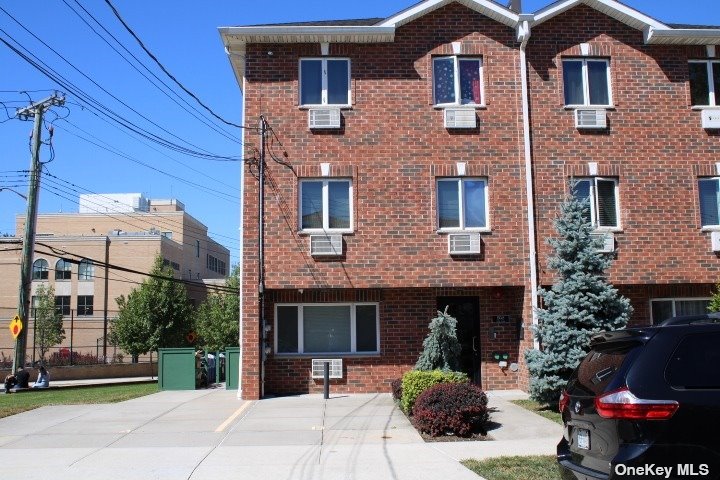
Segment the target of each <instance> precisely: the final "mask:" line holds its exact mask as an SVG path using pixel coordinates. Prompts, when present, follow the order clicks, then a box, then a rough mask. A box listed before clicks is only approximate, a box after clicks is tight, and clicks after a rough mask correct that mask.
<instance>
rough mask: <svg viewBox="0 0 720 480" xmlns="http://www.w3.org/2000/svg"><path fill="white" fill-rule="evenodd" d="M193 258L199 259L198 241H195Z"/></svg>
mask: <svg viewBox="0 0 720 480" xmlns="http://www.w3.org/2000/svg"><path fill="white" fill-rule="evenodd" d="M195 256H196V257H197V258H200V240H195Z"/></svg>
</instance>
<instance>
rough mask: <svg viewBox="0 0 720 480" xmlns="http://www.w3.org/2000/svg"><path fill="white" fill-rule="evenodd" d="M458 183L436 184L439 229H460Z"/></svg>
mask: <svg viewBox="0 0 720 480" xmlns="http://www.w3.org/2000/svg"><path fill="white" fill-rule="evenodd" d="M458 186H459V182H458V181H456V180H455V181H440V182H438V200H437V201H438V217H439V218H438V221H439V223H440V228H453V227H455V228H457V227H460V202H459V197H460V193H459V192H458Z"/></svg>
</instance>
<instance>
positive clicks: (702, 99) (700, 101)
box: [689, 62, 718, 105]
mask: <svg viewBox="0 0 720 480" xmlns="http://www.w3.org/2000/svg"><path fill="white" fill-rule="evenodd" d="M689 68H690V98H691V100H692V104H693V105H709V104H710V84H709V81H708V71H707V63H705V62H691V63H690V65H689ZM717 91H718V90H717V88H716V89H715V92H716V94H717ZM716 98H717V97H716Z"/></svg>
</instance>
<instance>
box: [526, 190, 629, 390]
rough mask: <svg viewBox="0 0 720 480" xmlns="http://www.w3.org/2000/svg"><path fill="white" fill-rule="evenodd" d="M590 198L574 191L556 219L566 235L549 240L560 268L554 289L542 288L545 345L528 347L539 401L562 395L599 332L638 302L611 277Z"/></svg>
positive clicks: (552, 263) (619, 324)
mask: <svg viewBox="0 0 720 480" xmlns="http://www.w3.org/2000/svg"><path fill="white" fill-rule="evenodd" d="M589 209H590V206H589V201H588V200H587V199H585V200H584V201H583V200H579V199H577V198H576V197H575V196H569V197H568V198H567V199H566V200H565V202H564V203H563V205H562V207H561V213H560V216H559V217H558V218H557V219H556V220H555V229H556V231H557V233H558V235H559V237H560V238H556V239H550V240H549V241H548V242H549V243H550V245H551V246H552V248H553V249H554V251H555V252H554V255H553V256H551V257H550V258H549V260H548V266H549V267H550V269H552V270H555V272H556V273H557V280H556V282H555V283H554V284H553V286H552V289H551V290H544V289H541V290H540V296H541V297H542V299H543V308H539V309H538V310H537V315H538V326H537V327H536V328H535V329H534V333H535V338H536V339H537V341H538V342H539V343H540V350H528V351H527V352H525V359H526V361H527V364H528V370H529V372H530V396H531V397H532V398H533V399H534V400H536V401H539V402H542V403H545V404H552V403H554V402H556V401H557V399H558V397H559V396H560V392H561V391H562V389H563V388H564V387H565V384H566V383H567V381H568V379H569V378H570V375H571V374H572V372H573V370H575V368H576V367H577V366H578V364H579V363H580V361H581V360H582V359H583V358H584V357H585V355H586V354H587V352H588V350H589V343H590V338H591V337H592V335H593V334H595V333H597V332H601V331H606V330H617V329H620V328H624V327H625V326H626V325H627V322H628V320H629V319H630V315H632V306H631V305H630V301H629V300H628V299H627V298H625V297H623V296H621V295H620V294H619V293H618V291H617V290H616V289H615V288H614V287H613V286H612V285H610V284H609V283H608V282H607V280H606V278H605V273H604V272H605V270H606V269H607V268H609V267H610V265H611V264H612V258H611V256H610V255H607V254H603V253H599V252H598V249H599V248H600V247H601V245H602V242H603V240H602V239H601V238H596V237H593V236H592V235H591V233H592V232H593V227H592V225H591V223H590V222H589V221H588V219H589V216H590V215H589Z"/></svg>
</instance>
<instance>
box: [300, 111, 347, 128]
mask: <svg viewBox="0 0 720 480" xmlns="http://www.w3.org/2000/svg"><path fill="white" fill-rule="evenodd" d="M308 127H309V128H312V129H315V128H340V109H339V108H311V109H310V110H308Z"/></svg>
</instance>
